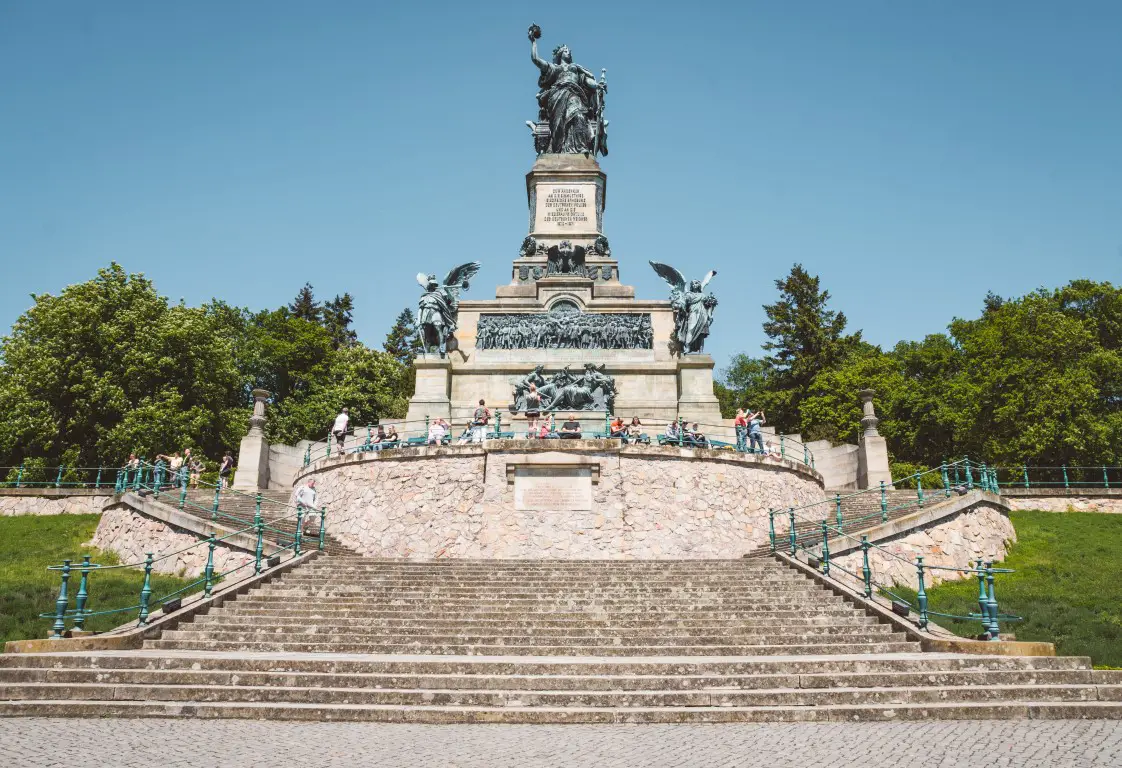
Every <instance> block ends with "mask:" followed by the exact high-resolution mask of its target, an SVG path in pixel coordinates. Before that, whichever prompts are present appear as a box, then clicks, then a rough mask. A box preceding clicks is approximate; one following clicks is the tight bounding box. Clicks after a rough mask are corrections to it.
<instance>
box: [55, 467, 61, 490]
mask: <svg viewBox="0 0 1122 768" xmlns="http://www.w3.org/2000/svg"><path fill="white" fill-rule="evenodd" d="M61 486H62V467H59V468H58V474H57V475H55V488H59V487H61Z"/></svg>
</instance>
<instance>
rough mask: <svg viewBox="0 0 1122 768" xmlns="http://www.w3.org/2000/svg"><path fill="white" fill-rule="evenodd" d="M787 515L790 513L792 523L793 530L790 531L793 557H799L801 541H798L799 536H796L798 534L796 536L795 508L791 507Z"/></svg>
mask: <svg viewBox="0 0 1122 768" xmlns="http://www.w3.org/2000/svg"><path fill="white" fill-rule="evenodd" d="M787 513H788V515H790V521H791V530H790V535H791V557H794V556H795V555H797V554H798V553H799V539H798V536H796V534H795V508H794V507H791V508H790V509H788V510H787Z"/></svg>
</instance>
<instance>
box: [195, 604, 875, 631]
mask: <svg viewBox="0 0 1122 768" xmlns="http://www.w3.org/2000/svg"><path fill="white" fill-rule="evenodd" d="M220 611H221V613H219V612H220ZM211 613H212V614H214V615H216V616H246V617H280V616H289V617H292V618H295V619H306V620H309V621H328V620H331V619H334V618H345V619H362V620H367V621H371V622H380V623H387V624H392V623H394V622H402V621H405V622H420V623H430V622H433V621H454V622H463V623H466V624H471V625H475V624H478V623H480V622H485V621H497V622H502V621H505V620H510V621H513V622H516V623H519V624H533V625H534V626H543V625H548V623H551V622H563V623H580V622H582V621H584V620H586V619H591V620H597V621H610V622H612V623H613V624H615V625H617V626H622V625H624V624H627V623H631V622H641V623H640V624H639V625H640V626H641V625H642V622H645V623H654V624H657V625H665V624H681V625H691V626H692V625H694V624H695V623H697V622H714V621H718V622H755V623H758V622H783V623H795V622H802V623H808V622H810V623H816V624H818V623H825V624H829V623H832V622H833V621H835V620H841V619H847V618H848V617H850V616H853V615H854V611H853V609H852V608H848V607H845V606H842V605H837V606H834V607H831V608H828V609H817V610H790V611H763V610H759V611H747V610H745V611H721V610H708V609H705V610H696V611H691V612H688V613H681V612H673V611H642V610H640V611H577V612H572V611H558V610H542V611H506V610H495V611H492V610H485V611H460V612H454V611H426V610H423V609H416V608H411V607H408V606H399V607H398V608H397V609H394V608H385V609H379V608H368V607H362V606H359V607H355V608H354V609H338V608H335V607H332V606H320V607H314V608H311V607H308V608H293V609H289V610H284V609H279V608H276V607H269V606H258V607H245V606H242V607H223V608H216V609H211ZM869 623H875V622H869Z"/></svg>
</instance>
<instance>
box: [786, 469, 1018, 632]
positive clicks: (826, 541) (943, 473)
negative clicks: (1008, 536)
mask: <svg viewBox="0 0 1122 768" xmlns="http://www.w3.org/2000/svg"><path fill="white" fill-rule="evenodd" d="M952 469H953V470H954V473H955V478H956V480H958V479H959V478H960V477H961V476H962V475H960V472H959V470H962V471H963V474H964V476H965V478H966V480H967V483H968V484H969V487H970V488H973V487H974V481H973V473H974V471H975V470H976V471H978V473H979V483H978V485H977V487H978V488H979V489H981V490H985V491H991V492H996V489H997V485H996V480H995V476H994V473H993V469H992V468H988V467H986V465H985V464H981V465H977V464H974V465H973V466H972V465H971V462H970V459H969V458H963V459H960V460H958V461H955V462H952V463H951V464H946V463H944V464H941V465H940V466H939V468H938V469H927V470H921V471H919V472H915V473H913V474H912V475H909V476H908V477H906V478H901V481H904V480H910V479H915V480H916V481H917V498H916V504H917V505H918V506H919V507H920V508H922V507H923V506H924V497H923V484H922V478H923V477H925V476H927V475H930V474H932V473H938V474H939V475H940V477H941V479H942V485H943V488H942V489H941V490H942V492H943V493H944V494H945V495H946V496H950V494H951V492H952V486H951V484H950V470H952ZM896 482H898V481H893V483H894V484H895V483H896ZM954 489H955V490H963V492H965V489H966V486H957V484H956V486H954ZM870 492H879V493H880V494H881V509H882V513H881V514H882V515H883V516H884V518H885V519H886V518H887V513H886V512H885V510H886V506H885V501H884V494H885V488H884V484H883V483H882V484H881V487H880V488H879V489H866V490H863V491H858V492H857V493H853V494H848V495H847V496H846V497H842V496H840V495H836V496H835V499H833V500H826V501H824V502H815V503H812V504H805V505H803V506H801V507H788V508H787V511H786V514H787V517H788V521H789V522H788V528H787V539H788V542H787V545H786V546H785V547H784V552H783V554H785V555H787V556H789V557H790V558H792V559H795V560H797V559H798V556H799V553H800V542H799V538H800V537H799V534H798V526H797V525H796V518H798V519H799V520H800V521H801V522H803V523H808V524H810V526H811V528H809V529H804V532H805V531H806V530H814V529H815V528H818V529H820V532H821V541H820V542H813V543H812V544H811V546H809V547H808V546H807V545H806V544H805V543H804V544H803V545H802V548H801V551H802V554H803V556H804V558H805V559H806V564H807V565H809V566H811V567H813V568H814V569H815V570H818V571H819V572H820V573H822V575H823V576H825V577H826V578H830V579H831V580H833V581H838V582H839V583H841V582H840V580H838V579H837V578H836V577H834V576H833V575H832V571H833V570H836V571H841V572H842V573H844V574H846V575H849V576H850V577H852V578H854V579H856V580H857V581H858V582H860V584H861V587H862V589H863V592H864V595H865V598H866V599H868V600H874V591H873V587H874V586H876V587H877V591H878V593H881V592H883V593H884V594H888V595H890V596H891V597H893V598H894V599H895V601H896V604H895V605H893V606H892V608H893V610H894V611H895V612H897V613H900V612H901V611H902V610H904V609H903V607H902V606H907V610H906V611H904V613H903V615H905V616H906V615H908V614H909V613H910V611H911V610H915V611H916V614H917V618H916V625H917V626H918V627H919V628H920V629H921V630H927V628H928V625H929V622H930V617H931V616H932V615H935V616H943V617H949V618H956V619H963V620H967V621H971V620H973V621H980V622H981V623H982V627H983V630H984V634H985V636H986V637H987V639H989V640H999V639H1000V633H1001V629H1000V622H1001V621H1019V620H1020V617H1018V616H1011V615H1008V614H1001V613H999V612H998V604H997V597H996V594H995V591H994V576H995V574H1000V573H1013V570H1012V569H1008V568H994V566H993V563H994V561H988V562H984V563H983V561H981V560H978V561H971V567H965V568H964V567H958V566H944V565H930V564H927V563H924V562H923V557H922V556H916V559H915V561H914V562H913V561H911V560H908V559H907V558H904V557H901V556H900V555H898V554H896V553H895V552H892V551H890V550H888V549H886V548H885V547H882V546H880V545H879V544H874V543H872V542H870V541H869V537H868V535H867V534H866V535H861V536H860V538H858V537H857V536H854V535H853V534H851V533H846V532H845V531H844V530H843V515H842V513H841V503H840V502H841V499H842V498H852V497H854V496H860V495H862V494H866V493H870ZM822 503H827V504H828V503H836V504H837V520H836V524H834V525H831V524H830V523H829V522H828V521H827V520H826V519H819V520H811V519H810V518H807V517H805V516H804V515H802V514H798V512H799V511H800V510H805V509H808V508H811V507H814V506H817V505H818V504H822ZM906 506H911V505H906ZM900 508H905V507H897V509H900ZM775 516H776V510H775V509H769V510H768V538H769V542H770V548H771V551H772V552H773V553H776V552H778V551H779V537H778V535H777V533H776V529H775ZM866 517H867V516H866ZM831 531H832V532H833V534H834V538H835V540H836V539H838V538H842V539H847V540H849V541H850V542H851V544H850V545H849V546H848V549H849V550H850V551H855V550H858V549H859V550H860V551H861V558H862V568H861V573H860V574H858V573H856V572H854V571H850V570H849V569H847V568H845V567H844V566H842V565H841V564H840V563H838V562H836V561H831V555H830V534H831ZM805 538H806V537H805V536H804V541H805ZM788 547H789V552H788V551H786V550H787V548H788ZM812 547H817V549H812ZM873 549H875V550H877V551H878V552H880V553H881V554H882V555H884V556H887V557H888V558H891V559H894V560H896V561H899V562H902V563H906V564H908V565H910V566H912V567H914V568H915V569H916V577H917V578H916V583H917V585H918V589H917V590H916V601H915V604H914V605H913V604H912V602H911V601H910V600H906V599H904V598H902V597H900V596H899V595H897V594H896V593H895V592H893V591H892V590H893V589H896V585H895V584H892V585H886V584H883V583H881V582H879V581H877V580H876V579H874V578H873V577H872V569H871V568H870V567H869V552H870V550H873ZM936 570H938V571H953V572H957V573H961V574H974V575H975V576H976V577H977V578H978V581H979V603H978V605H979V613H977V614H970V615H969V616H955V615H951V614H942V613H937V612H932V611H930V610H929V609H928V600H927V592H926V584H925V576H926V574H927V573H930V572H931V571H936Z"/></svg>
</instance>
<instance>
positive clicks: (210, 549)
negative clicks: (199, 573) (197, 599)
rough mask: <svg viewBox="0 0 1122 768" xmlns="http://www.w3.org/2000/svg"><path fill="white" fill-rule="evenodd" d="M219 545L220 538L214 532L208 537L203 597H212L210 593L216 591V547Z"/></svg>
mask: <svg viewBox="0 0 1122 768" xmlns="http://www.w3.org/2000/svg"><path fill="white" fill-rule="evenodd" d="M217 546H218V540H217V539H216V538H215V537H214V534H213V533H212V534H211V535H210V537H209V538H208V539H207V545H206V568H204V569H203V597H210V593H211V592H213V591H214V548H215V547H217Z"/></svg>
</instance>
